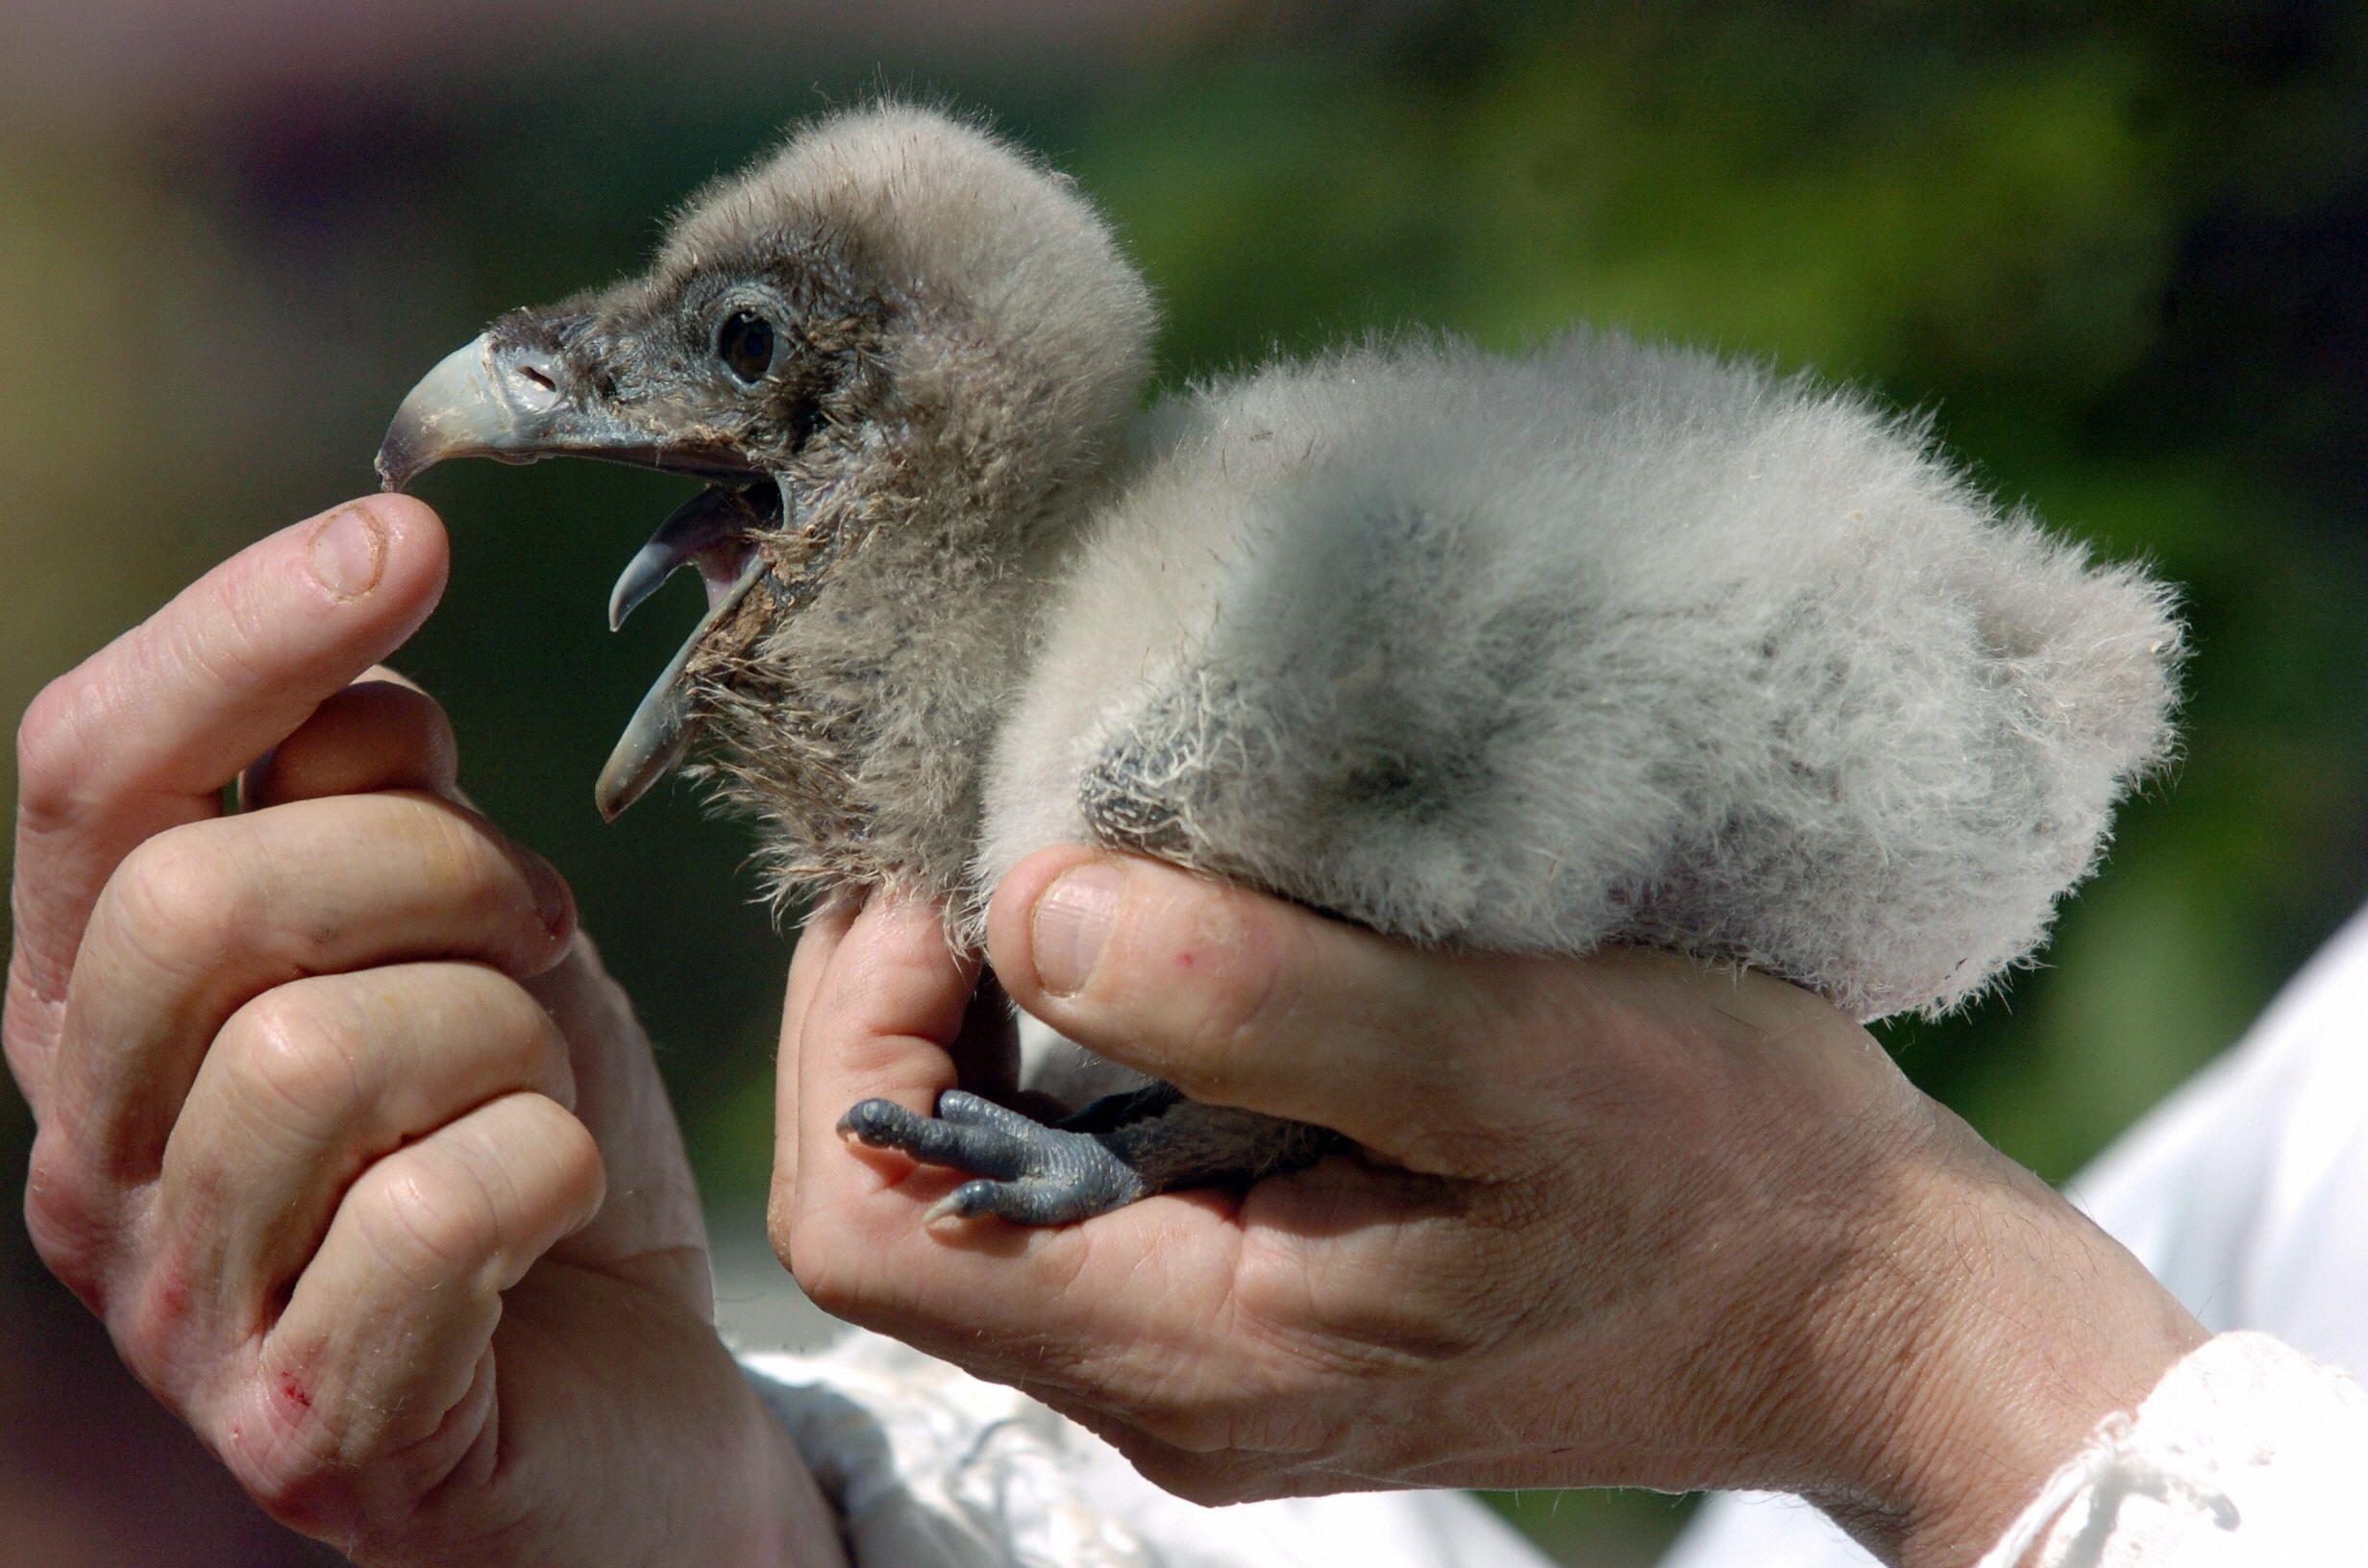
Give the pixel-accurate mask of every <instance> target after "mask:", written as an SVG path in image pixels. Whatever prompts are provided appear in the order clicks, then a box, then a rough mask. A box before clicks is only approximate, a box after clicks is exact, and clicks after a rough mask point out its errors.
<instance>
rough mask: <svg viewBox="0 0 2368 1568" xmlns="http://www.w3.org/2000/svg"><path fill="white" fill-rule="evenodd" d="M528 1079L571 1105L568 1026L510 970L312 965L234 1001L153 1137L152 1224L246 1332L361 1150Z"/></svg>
mask: <svg viewBox="0 0 2368 1568" xmlns="http://www.w3.org/2000/svg"><path fill="white" fill-rule="evenodd" d="M519 1090H533V1091H535V1092H537V1093H540V1094H542V1095H544V1096H545V1097H547V1098H549V1099H551V1100H552V1101H554V1102H555V1103H556V1104H558V1105H560V1106H562V1107H572V1106H573V1104H574V1100H575V1079H574V1074H573V1072H572V1070H571V1068H570V1066H569V1062H568V1051H567V1041H565V1040H563V1039H562V1038H561V1037H560V1035H559V1031H558V1028H557V1026H556V1025H555V1024H554V1023H553V1022H552V1020H551V1017H550V1015H549V1014H547V1013H545V1012H544V1011H543V1009H542V1007H541V1006H540V1004H538V1003H537V1002H536V1001H535V1000H534V998H533V997H532V996H530V995H529V994H528V993H527V992H526V990H525V989H524V988H523V987H521V986H520V985H519V984H518V983H517V982H516V981H515V980H512V979H510V978H509V977H508V976H507V975H505V974H502V973H501V972H499V971H498V970H495V969H491V968H485V967H484V966H482V965H477V964H454V963H426V964H396V965H386V966H382V967H380V968H369V969H362V970H358V971H357V972H355V973H351V974H329V975H314V976H308V977H307V978H304V979H300V980H293V981H290V982H289V983H287V984H286V985H284V986H278V987H275V988H274V989H272V990H270V991H267V992H263V993H262V994H261V995H259V996H258V997H256V998H255V999H254V1000H252V1001H250V1002H248V1003H247V1004H246V1005H245V1006H244V1007H241V1008H240V1009H239V1010H238V1011H237V1012H236V1013H235V1014H234V1015H232V1017H231V1019H230V1021H229V1022H228V1023H226V1024H225V1025H223V1028H222V1031H221V1033H220V1034H219V1035H218V1036H216V1037H215V1039H214V1042H213V1045H212V1048H211V1049H210V1050H209V1051H208V1052H207V1054H206V1059H205V1062H204V1063H203V1065H202V1066H200V1067H199V1068H198V1072H197V1078H196V1081H195V1082H194V1083H193V1084H192V1085H191V1086H190V1090H189V1096H188V1099H187V1101H186V1103H185V1106H184V1107H183V1110H182V1114H181V1116H180V1118H179V1120H177V1121H176V1122H175V1123H174V1124H173V1131H172V1134H171V1137H170V1138H169V1139H167V1140H166V1143H165V1148H164V1155H163V1159H162V1163H161V1166H160V1179H159V1182H158V1185H157V1195H156V1203H155V1207H154V1209H153V1211H152V1219H151V1229H152V1234H155V1235H158V1236H169V1237H179V1238H181V1239H180V1241H179V1243H178V1244H177V1245H175V1246H174V1247H172V1248H171V1249H170V1251H171V1255H172V1256H171V1264H170V1266H171V1268H172V1270H173V1272H174V1274H175V1275H176V1277H177V1279H178V1281H179V1282H180V1284H181V1285H182V1286H184V1287H185V1288H186V1289H187V1290H188V1291H189V1293H190V1294H191V1295H192V1296H193V1297H194V1298H197V1299H200V1300H203V1301H206V1302H208V1303H209V1304H210V1306H211V1307H212V1308H213V1309H214V1310H215V1311H220V1312H224V1313H227V1314H229V1316H230V1317H231V1319H232V1320H233V1327H234V1335H235V1336H236V1337H238V1338H240V1339H243V1338H245V1337H246V1336H247V1335H250V1334H253V1333H258V1332H260V1330H261V1329H262V1328H263V1327H264V1319H265V1317H266V1315H267V1313H268V1311H270V1310H271V1308H272V1307H273V1306H274V1304H276V1303H277V1301H278V1300H279V1299H281V1294H280V1293H281V1291H282V1289H283V1288H284V1286H287V1285H289V1284H291V1283H292V1282H293V1281H294V1280H295V1278H296V1276H297V1274H298V1273H299V1272H300V1270H301V1269H302V1267H303V1264H304V1262H305V1261H306V1260H307V1259H308V1258H309V1257H310V1256H311V1254H312V1252H313V1249H314V1248H316V1247H317V1246H319V1244H320V1241H321V1237H322V1235H323V1233H324V1232H325V1231H326V1229H327V1228H328V1224H329V1217H330V1214H331V1213H332V1212H333V1210H334V1208H335V1206H336V1203H337V1200H338V1198H339V1197H340V1196H341V1195H342V1194H343V1193H344V1191H345V1189H346V1188H347V1186H348V1185H349V1184H350V1183H351V1182H352V1181H353V1180H354V1179H355V1177H357V1176H358V1174H360V1172H361V1171H362V1170H364V1169H365V1168H367V1167H368V1166H369V1165H370V1164H372V1163H373V1162H375V1161H377V1160H379V1159H381V1158H382V1157H384V1156H386V1155H388V1154H391V1153H393V1152H394V1151H395V1150H396V1149H398V1148H400V1147H402V1146H403V1145H404V1144H406V1143H407V1142H410V1141H412V1140H414V1139H419V1138H422V1137H425V1136H427V1135H428V1134H430V1133H432V1132H433V1131H435V1129H437V1128H438V1127H441V1126H443V1125H444V1124H445V1123H447V1122H449V1121H452V1120H454V1119H456V1117H458V1116H460V1115H465V1114H466V1113H467V1112H469V1111H470V1110H473V1109H474V1108H476V1107H477V1106H479V1105H482V1104H485V1103H487V1102H488V1101H491V1100H494V1099H497V1098H499V1097H501V1096H502V1095H505V1094H508V1093H513V1092H516V1091H519Z"/></svg>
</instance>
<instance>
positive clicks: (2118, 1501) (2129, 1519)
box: [1981, 1334, 2368, 1568]
mask: <svg viewBox="0 0 2368 1568" xmlns="http://www.w3.org/2000/svg"><path fill="white" fill-rule="evenodd" d="M2363 1475H2368V1395H2363V1394H2362V1393H2361V1392H2360V1389H2359V1386H2358V1384H2355V1383H2354V1382H2353V1381H2352V1380H2351V1379H2350V1378H2348V1377H2346V1376H2345V1375H2344V1374H2342V1373H2341V1372H2338V1371H2335V1370H2334V1369H2332V1368H2331V1367H2325V1366H2321V1365H2320V1364H2318V1363H2317V1362H2316V1361H2313V1360H2309V1359H2308V1358H2307V1357H2306V1356H2304V1355H2302V1354H2301V1353H2300V1352H2298V1351H2295V1350H2293V1349H2290V1348H2289V1347H2287V1346H2286V1345H2284V1344H2282V1342H2280V1341H2279V1340H2277V1339H2274V1338H2271V1337H2270V1336H2269V1335H2265V1334H2224V1335H2220V1336H2218V1337H2217V1338H2215V1339H2212V1340H2211V1341H2209V1342H2208V1343H2207V1344H2206V1345H2204V1346H2203V1347H2202V1348H2201V1349H2199V1350H2197V1351H2195V1352H2194V1353H2193V1354H2191V1355H2189V1356H2188V1357H2187V1358H2186V1359H2185V1360H2182V1361H2181V1362H2180V1363H2179V1364H2178V1365H2177V1366H2175V1367H2173V1368H2172V1369H2171V1370H2170V1372H2169V1373H2167V1374H2166V1375H2165V1376H2164V1377H2163V1380H2162V1382H2161V1383H2160V1384H2158V1385H2157V1386H2156V1388H2155V1391H2154V1392H2153V1393H2151V1394H2149V1395H2148V1396H2147V1397H2146V1402H2145V1403H2144V1404H2143V1405H2141V1406H2139V1407H2138V1409H2137V1413H2136V1414H2135V1415H2134V1416H2117V1417H2115V1418H2114V1419H2112V1420H2110V1421H2108V1422H2107V1423H2106V1424H2105V1426H2104V1427H2103V1428H2102V1429H2101V1430H2100V1431H2099V1432H2098V1433H2097V1435H2096V1437H2095V1439H2094V1440H2093V1441H2091V1442H2090V1443H2089V1445H2088V1446H2087V1447H2086V1448H2085V1449H2084V1450H2083V1451H2082V1453H2081V1454H2080V1455H2079V1456H2078V1457H2077V1458H2074V1459H2073V1460H2072V1461H2071V1462H2070V1463H2068V1464H2066V1465H2065V1466H2064V1467H2063V1468H2062V1469H2060V1470H2059V1471H2057V1473H2056V1474H2055V1476H2054V1477H2052V1478H2051V1479H2050V1480H2049V1482H2048V1483H2047V1485H2046V1486H2044V1487H2043V1488H2041V1490H2040V1493H2039V1495H2038V1497H2036V1498H2035V1499H2034V1500H2033V1502H2032V1504H2031V1506H2030V1507H2028V1508H2026V1509H2024V1511H2023V1515H2022V1517H2021V1518H2019V1519H2017V1520H2016V1521H2015V1522H2014V1524H2013V1526H2012V1527H2011V1528H2010V1529H2009V1530H2008V1531H2007V1533H2006V1535H2005V1536H2004V1537H2003V1538H2002V1539H2001V1540H2000V1541H1999V1542H1998V1544H1997V1546H1995V1547H1994V1548H1992V1549H1991V1550H1990V1552H1989V1554H1988V1555H1987V1556H1985V1557H1984V1558H1983V1559H1982V1563H1981V1568H2021V1565H2022V1564H2023V1563H2025V1562H2026V1561H2028V1562H2030V1563H2032V1564H2033V1565H2034V1568H2285V1565H2287V1564H2297V1565H2299V1564H2308V1563H2333V1562H2341V1561H2357V1560H2359V1541H2358V1534H2359V1523H2358V1507H2357V1498H2356V1489H2357V1487H2358V1485H2359V1481H2360V1478H2361V1477H2362V1476H2363ZM2034 1547H2037V1548H2038V1551H2037V1553H2036V1555H2035V1556H2034V1555H2033V1553H2032V1549H2033V1548H2034Z"/></svg>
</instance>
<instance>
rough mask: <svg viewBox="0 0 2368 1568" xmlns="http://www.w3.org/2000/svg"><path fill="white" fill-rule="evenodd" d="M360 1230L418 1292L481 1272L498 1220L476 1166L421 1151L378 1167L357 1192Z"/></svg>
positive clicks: (418, 1147)
mask: <svg viewBox="0 0 2368 1568" xmlns="http://www.w3.org/2000/svg"><path fill="white" fill-rule="evenodd" d="M354 1198H355V1201H356V1202H357V1203H358V1209H357V1210H356V1214H355V1222H356V1226H357V1228H358V1231H359V1233H360V1235H361V1237H362V1240H363V1242H364V1244H365V1245H366V1246H367V1247H368V1248H369V1249H370V1252H371V1254H372V1255H373V1256H374V1257H375V1258H377V1260H378V1261H379V1262H380V1263H382V1265H384V1266H385V1267H386V1268H387V1269H388V1270H389V1271H390V1272H392V1273H393V1274H394V1275H395V1277H396V1278H397V1279H398V1280H400V1281H402V1282H403V1283H405V1284H406V1285H407V1286H412V1287H414V1288H417V1289H433V1288H436V1287H439V1286H445V1285H448V1284H449V1283H450V1282H451V1281H452V1280H453V1279H454V1278H455V1277H456V1276H462V1275H472V1274H474V1273H475V1272H476V1271H477V1270H478V1269H479V1268H481V1266H483V1264H484V1262H485V1260H486V1259H487V1257H488V1256H489V1255H490V1254H491V1252H492V1251H493V1247H494V1240H495V1237H496V1234H497V1231H498V1228H499V1214H498V1213H497V1212H496V1209H495V1206H494V1199H493V1194H492V1192H491V1190H490V1189H489V1188H487V1186H486V1184H485V1182H484V1180H483V1178H482V1177H481V1174H480V1173H479V1172H478V1171H477V1169H476V1168H475V1166H474V1164H472V1163H471V1162H469V1161H466V1160H462V1159H460V1158H457V1157H456V1156H455V1155H453V1154H452V1153H451V1152H450V1151H448V1150H445V1149H442V1148H439V1147H436V1146H434V1145H432V1144H415V1145H413V1146H412V1147H411V1148H409V1149H407V1150H406V1151H405V1152H404V1153H403V1154H401V1155H398V1156H393V1157H390V1158H389V1159H386V1160H382V1161H381V1162H379V1164H376V1165H373V1166H372V1167H371V1168H370V1170H369V1172H368V1173H367V1174H366V1175H364V1176H363V1178H362V1179H361V1181H359V1182H358V1183H357V1184H356V1186H355V1189H354Z"/></svg>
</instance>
